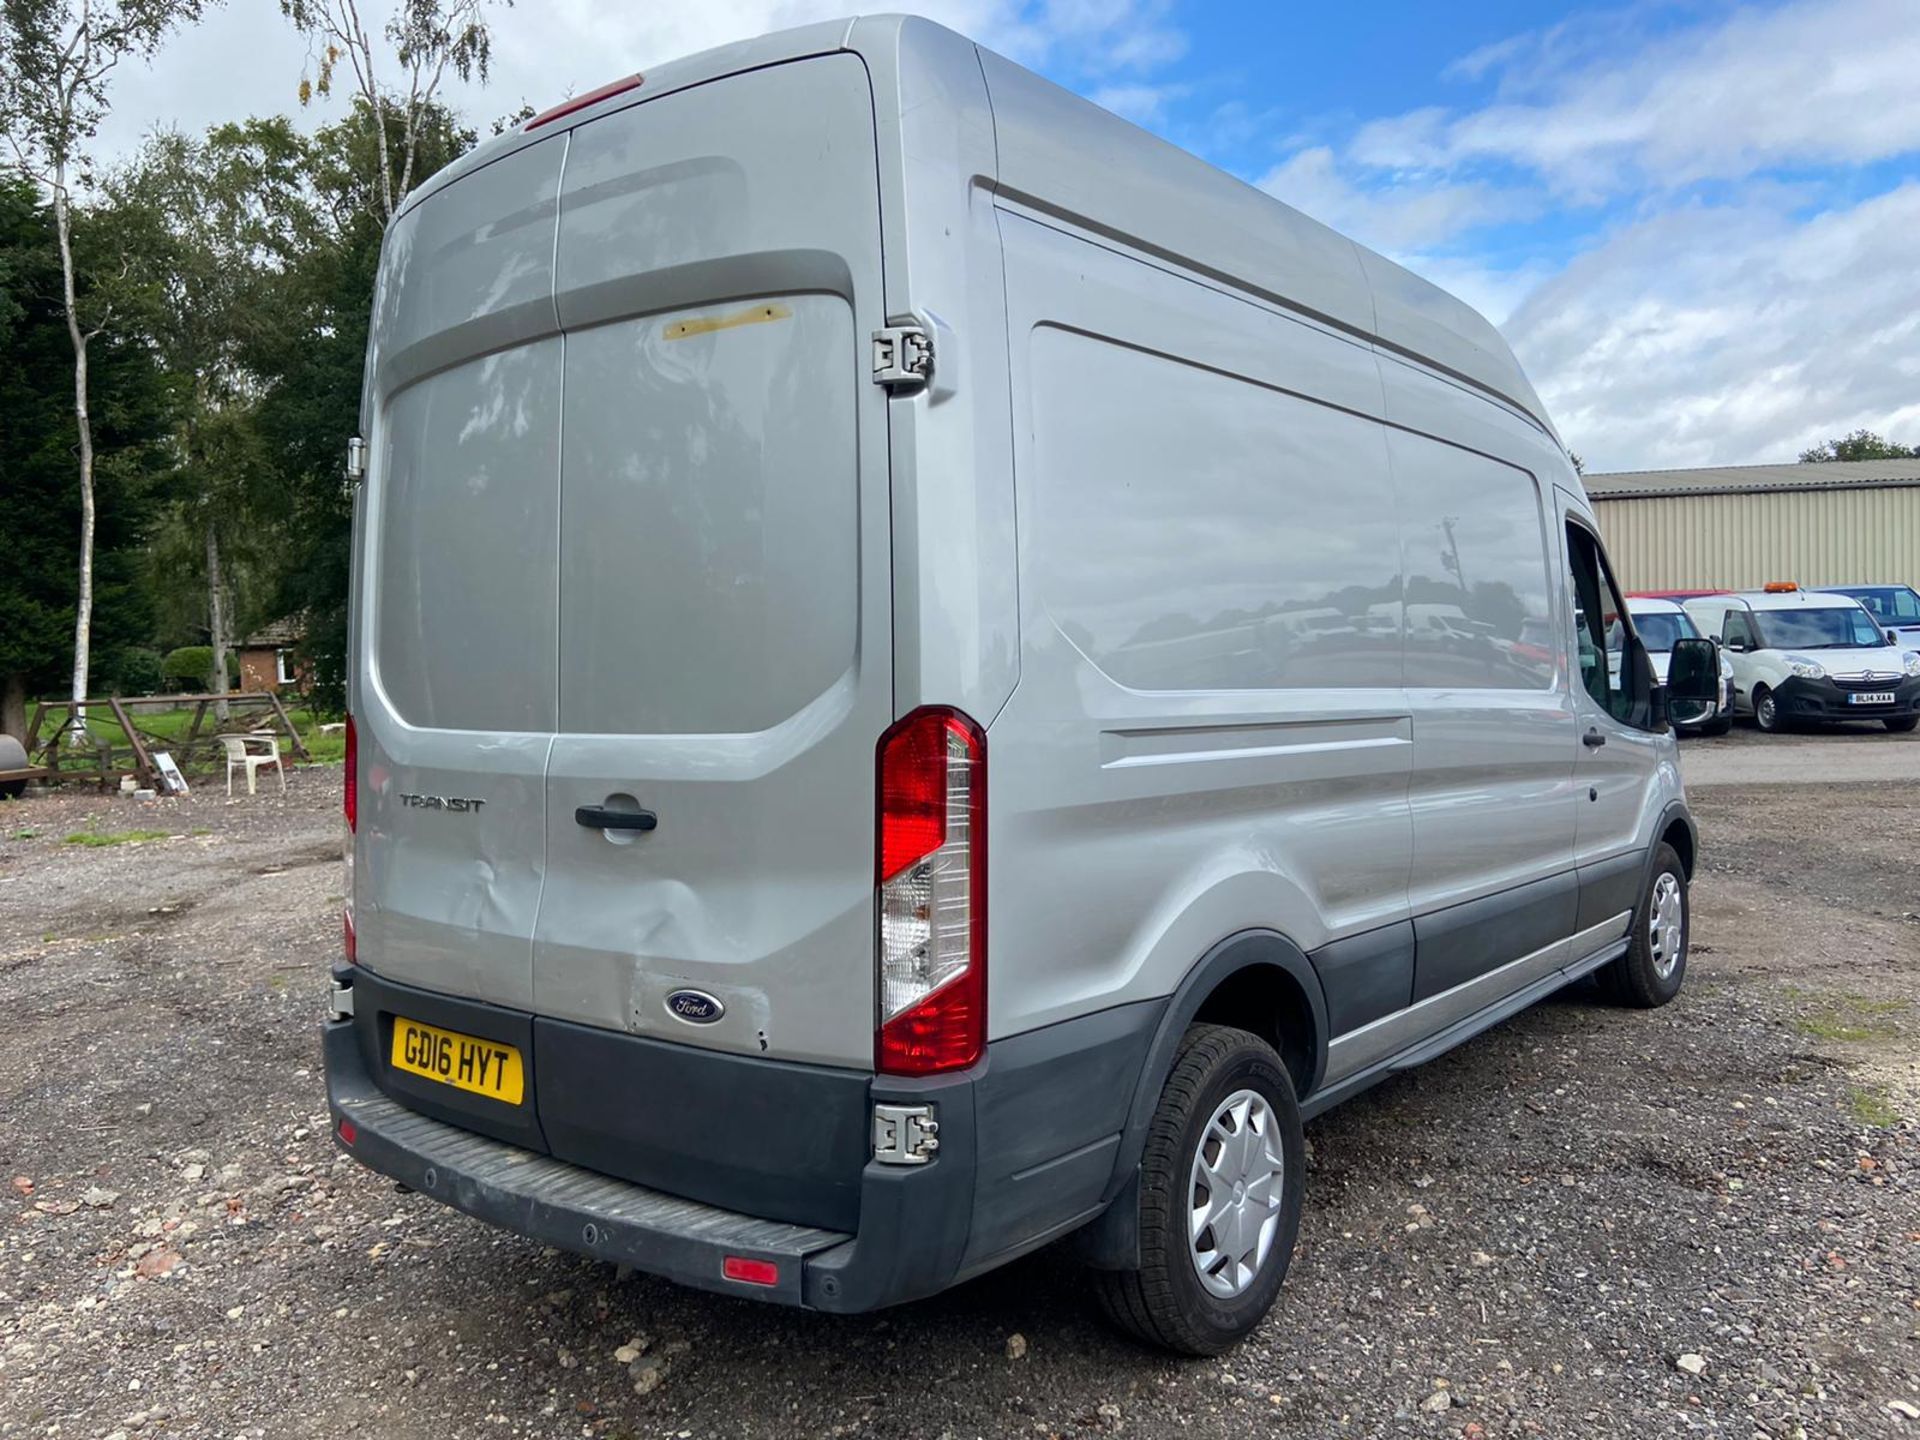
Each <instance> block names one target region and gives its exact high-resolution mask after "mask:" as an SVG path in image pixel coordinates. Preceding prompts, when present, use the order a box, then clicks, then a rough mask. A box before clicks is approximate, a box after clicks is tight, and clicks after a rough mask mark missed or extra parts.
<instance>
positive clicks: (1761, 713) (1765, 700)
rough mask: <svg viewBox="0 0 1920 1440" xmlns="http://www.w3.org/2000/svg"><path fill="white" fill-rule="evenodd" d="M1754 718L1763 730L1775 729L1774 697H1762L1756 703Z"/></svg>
mask: <svg viewBox="0 0 1920 1440" xmlns="http://www.w3.org/2000/svg"><path fill="white" fill-rule="evenodd" d="M1753 718H1754V719H1755V720H1757V721H1758V722H1759V724H1760V728H1761V729H1762V730H1771V729H1772V728H1773V696H1771V695H1762V696H1761V697H1760V699H1759V700H1758V701H1757V702H1755V704H1754V707H1753Z"/></svg>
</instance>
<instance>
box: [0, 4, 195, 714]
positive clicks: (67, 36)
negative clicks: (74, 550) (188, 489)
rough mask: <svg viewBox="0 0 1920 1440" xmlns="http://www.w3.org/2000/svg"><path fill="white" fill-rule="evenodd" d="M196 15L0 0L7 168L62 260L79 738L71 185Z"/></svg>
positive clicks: (90, 567) (79, 410)
mask: <svg viewBox="0 0 1920 1440" xmlns="http://www.w3.org/2000/svg"><path fill="white" fill-rule="evenodd" d="M199 13H200V0H0V133H4V134H5V136H6V139H7V143H8V145H9V147H10V148H11V150H12V152H13V159H14V162H15V163H16V164H17V165H18V166H19V168H20V169H21V170H22V171H24V172H25V173H26V174H27V175H28V176H30V177H31V178H32V179H34V180H35V181H37V182H38V183H39V184H41V185H43V186H45V187H46V189H47V191H48V192H49V194H50V195H51V196H52V200H53V227H54V238H55V242H56V245H57V247H58V250H59V255H60V275H61V285H62V297H61V298H62V309H61V313H62V315H63V317H64V319H65V321H66V328H67V339H68V343H69V344H70V345H71V346H72V349H73V359H72V370H73V416H74V426H75V429H76V430H77V431H78V434H79V478H80V554H79V567H78V568H79V588H78V597H77V600H76V602H75V605H74V621H73V625H74V629H73V677H72V680H73V684H72V693H73V700H74V710H73V734H74V742H75V743H76V744H79V743H83V742H84V740H85V735H86V731H85V718H84V716H83V714H82V712H81V710H80V705H79V702H80V701H82V700H84V699H85V698H86V695H87V681H88V668H89V662H90V658H91V648H92V634H93V632H92V623H93V606H94V547H95V539H96V529H97V526H98V499H99V497H98V495H97V494H96V492H95V483H94V481H95V476H94V460H95V445H94V433H93V416H92V386H91V383H90V376H89V373H88V363H89V360H90V356H89V354H88V350H89V347H90V345H91V343H92V342H93V340H94V339H95V338H96V337H98V336H99V335H100V333H101V332H102V331H103V330H104V329H106V327H107V325H108V324H109V322H110V318H111V307H110V306H104V307H101V308H100V309H99V310H97V311H95V312H93V313H91V314H89V315H87V316H85V317H83V315H82V313H81V308H80V286H79V281H78V270H77V266H76V263H75V259H74V245H73V230H74V213H73V212H74V187H75V184H76V182H83V181H84V179H85V177H86V174H87V171H88V169H89V155H88V148H89V145H90V143H91V141H92V139H93V136H94V134H95V132H96V131H98V129H99V127H100V122H101V120H103V119H104V118H105V117H106V114H107V110H108V102H107V93H108V89H109V84H110V81H111V79H112V76H113V72H114V71H115V70H116V69H117V68H118V67H119V65H120V63H121V61H123V60H126V59H128V58H129V57H133V58H145V57H148V56H151V55H152V54H153V52H154V51H155V50H156V49H158V48H159V45H160V42H161V40H162V39H163V38H164V37H165V35H166V33H167V32H168V31H169V30H170V29H172V28H173V27H174V25H176V24H178V23H180V22H181V21H185V20H191V19H194V18H195V17H197V16H198V15H199Z"/></svg>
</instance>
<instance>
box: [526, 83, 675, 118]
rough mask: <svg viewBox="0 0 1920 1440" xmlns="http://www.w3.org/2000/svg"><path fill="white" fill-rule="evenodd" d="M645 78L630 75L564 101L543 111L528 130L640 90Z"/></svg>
mask: <svg viewBox="0 0 1920 1440" xmlns="http://www.w3.org/2000/svg"><path fill="white" fill-rule="evenodd" d="M644 78H645V77H644V76H640V75H629V76H627V77H626V78H625V79H624V80H615V81H613V82H612V83H610V84H607V85H602V86H600V87H599V88H598V89H595V90H589V91H587V93H586V94H584V95H576V96H574V97H573V99H571V100H562V101H561V102H560V103H559V104H558V105H556V106H554V107H553V108H552V109H551V110H542V111H541V112H540V113H539V114H538V115H536V116H534V117H533V118H532V119H531V120H529V121H527V125H526V128H527V129H529V130H538V129H539V128H540V127H541V126H542V125H545V124H548V123H550V122H551V121H554V120H559V119H561V118H563V117H564V116H568V115H571V114H573V113H574V112H575V111H576V110H584V109H586V108H587V107H588V106H589V105H598V104H599V103H600V102H601V101H602V100H606V99H610V98H612V97H613V96H615V95H618V94H620V93H622V92H623V91H626V90H637V89H639V88H640V82H641V80H642V79H644Z"/></svg>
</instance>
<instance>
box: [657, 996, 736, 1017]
mask: <svg viewBox="0 0 1920 1440" xmlns="http://www.w3.org/2000/svg"><path fill="white" fill-rule="evenodd" d="M667 1013H668V1014H669V1015H671V1016H673V1018H674V1019H676V1020H685V1021H686V1022H687V1023H688V1024H689V1025H711V1024H713V1022H714V1021H716V1020H718V1019H719V1018H720V1017H721V1016H722V1015H724V1014H726V1013H727V1007H726V1006H725V1005H722V1004H721V1003H720V1001H719V1000H718V999H717V998H715V997H714V996H712V995H709V994H707V992H706V991H704V990H676V991H674V992H673V993H672V994H671V995H669V996H667Z"/></svg>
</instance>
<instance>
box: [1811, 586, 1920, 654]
mask: <svg viewBox="0 0 1920 1440" xmlns="http://www.w3.org/2000/svg"><path fill="white" fill-rule="evenodd" d="M1822 593H1824V594H1828V595H1848V596H1851V597H1852V598H1853V599H1855V600H1858V601H1859V602H1860V603H1861V604H1862V605H1864V606H1866V607H1867V609H1868V610H1870V611H1872V612H1873V618H1874V619H1876V620H1878V621H1879V622H1880V625H1881V627H1882V628H1883V629H1886V630H1890V631H1892V632H1893V634H1894V635H1895V637H1896V640H1895V643H1896V644H1899V645H1901V646H1903V647H1905V648H1906V649H1908V650H1920V593H1916V592H1915V591H1914V588H1913V587H1912V586H1911V585H1829V586H1826V587H1824V589H1823V592H1822Z"/></svg>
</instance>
